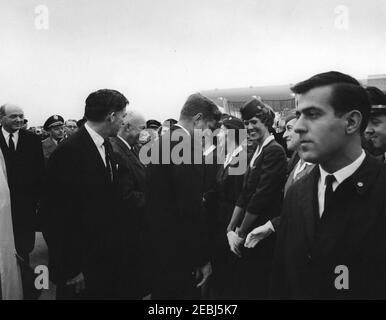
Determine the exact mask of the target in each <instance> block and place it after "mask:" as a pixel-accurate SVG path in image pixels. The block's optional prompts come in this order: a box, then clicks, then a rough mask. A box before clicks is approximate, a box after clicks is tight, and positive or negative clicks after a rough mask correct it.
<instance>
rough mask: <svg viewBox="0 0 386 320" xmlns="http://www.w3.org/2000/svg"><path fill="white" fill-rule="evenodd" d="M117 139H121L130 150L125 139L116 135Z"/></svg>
mask: <svg viewBox="0 0 386 320" xmlns="http://www.w3.org/2000/svg"><path fill="white" fill-rule="evenodd" d="M117 137H118V138H119V139H121V141H122V142H123V143H124V144H125V145H126V147H128V148H129V150H131V146H130V145H129V144H128V143H127V141H126V140H125V139H123V138H122V137H121V136H120V135H118V136H117Z"/></svg>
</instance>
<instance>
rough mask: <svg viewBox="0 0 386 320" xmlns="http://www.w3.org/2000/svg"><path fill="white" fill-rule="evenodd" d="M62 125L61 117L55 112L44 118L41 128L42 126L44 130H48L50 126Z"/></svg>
mask: <svg viewBox="0 0 386 320" xmlns="http://www.w3.org/2000/svg"><path fill="white" fill-rule="evenodd" d="M62 125H64V119H63V117H61V116H59V115H57V114H55V115H53V116H51V117H49V118H48V119H47V120H46V122H45V123H44V126H43V128H44V130H46V131H48V130H49V129H50V128H52V127H57V126H62Z"/></svg>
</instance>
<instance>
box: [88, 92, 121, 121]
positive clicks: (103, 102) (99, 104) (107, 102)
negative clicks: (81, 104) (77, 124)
mask: <svg viewBox="0 0 386 320" xmlns="http://www.w3.org/2000/svg"><path fill="white" fill-rule="evenodd" d="M128 104H129V101H128V100H127V99H126V97H125V96H124V95H123V94H122V93H120V92H119V91H116V90H111V89H101V90H98V91H95V92H93V93H91V94H90V95H89V96H88V97H87V99H86V108H85V111H84V116H85V117H86V119H87V120H90V121H96V122H100V121H103V120H104V119H105V118H106V116H107V115H108V114H109V113H111V112H117V111H121V110H123V109H124V108H125V107H126V105H128Z"/></svg>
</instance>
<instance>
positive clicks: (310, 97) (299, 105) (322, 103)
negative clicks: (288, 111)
mask: <svg viewBox="0 0 386 320" xmlns="http://www.w3.org/2000/svg"><path fill="white" fill-rule="evenodd" d="M331 94H332V87H331V86H322V87H316V88H313V89H311V90H309V91H307V92H305V93H303V94H298V95H297V96H296V109H297V111H302V110H304V109H307V108H312V107H313V108H318V109H325V108H332V107H331V104H330V101H331Z"/></svg>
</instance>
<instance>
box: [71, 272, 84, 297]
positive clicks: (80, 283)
mask: <svg viewBox="0 0 386 320" xmlns="http://www.w3.org/2000/svg"><path fill="white" fill-rule="evenodd" d="M66 285H68V286H71V285H75V293H76V294H78V293H80V292H81V291H82V290H84V289H86V282H85V281H84V276H83V273H79V274H78V275H77V276H76V277H75V278H73V279H71V280H68V281H67V282H66Z"/></svg>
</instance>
